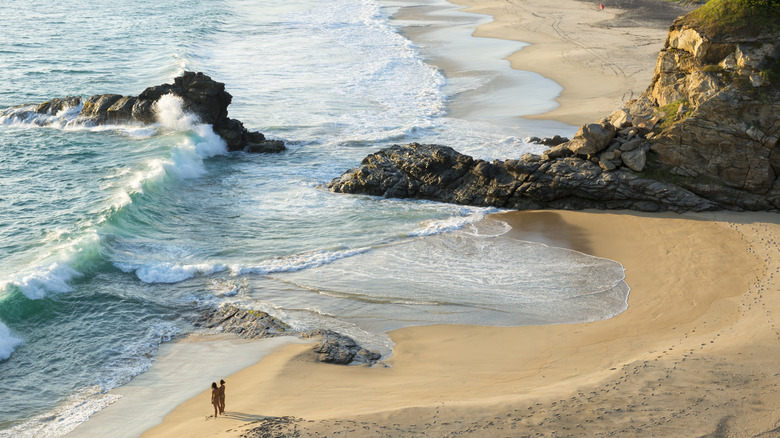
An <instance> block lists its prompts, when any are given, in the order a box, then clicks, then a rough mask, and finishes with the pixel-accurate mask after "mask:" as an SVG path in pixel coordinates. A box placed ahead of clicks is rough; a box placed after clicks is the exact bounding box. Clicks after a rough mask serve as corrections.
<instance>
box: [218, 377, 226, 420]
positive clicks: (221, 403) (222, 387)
mask: <svg viewBox="0 0 780 438" xmlns="http://www.w3.org/2000/svg"><path fill="white" fill-rule="evenodd" d="M219 413H220V414H224V413H225V381H224V380H220V381H219Z"/></svg>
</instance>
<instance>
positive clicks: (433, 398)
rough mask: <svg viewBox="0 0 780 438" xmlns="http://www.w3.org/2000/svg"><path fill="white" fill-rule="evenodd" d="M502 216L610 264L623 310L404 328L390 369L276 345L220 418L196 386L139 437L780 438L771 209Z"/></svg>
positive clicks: (529, 233) (235, 381)
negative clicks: (592, 316)
mask: <svg viewBox="0 0 780 438" xmlns="http://www.w3.org/2000/svg"><path fill="white" fill-rule="evenodd" d="M499 217H501V218H502V219H503V220H506V221H507V222H509V223H510V224H512V225H513V227H515V228H514V230H513V231H512V236H513V237H520V238H524V239H528V240H535V241H542V242H547V243H553V244H556V245H560V246H565V247H570V248H573V249H578V250H581V251H584V252H587V253H590V254H593V255H596V256H600V257H606V258H610V259H613V260H617V261H619V262H621V263H622V264H623V265H624V267H625V268H626V281H627V282H628V284H629V285H630V286H631V288H632V290H631V294H630V297H629V309H628V310H627V311H626V312H624V313H622V314H620V315H618V316H617V317H615V318H612V319H609V320H604V321H597V322H593V323H588V324H572V325H550V326H535V327H515V328H493V327H469V326H426V327H415V328H407V329H401V330H397V331H394V332H392V333H391V336H392V338H393V340H394V341H395V342H396V343H397V345H396V349H395V354H394V355H393V357H392V358H391V359H390V360H388V365H390V367H389V368H384V367H374V368H367V367H342V366H334V365H324V364H320V363H316V362H315V361H314V359H313V357H312V356H311V353H310V352H309V349H308V347H307V346H301V345H293V346H289V347H284V348H283V349H281V350H280V351H279V352H277V353H275V354H272V355H271V356H269V357H268V358H266V359H264V360H262V361H261V362H259V363H258V364H256V365H254V366H252V367H250V368H247V369H245V370H243V371H241V372H239V373H237V374H235V375H232V376H230V378H228V379H227V380H228V382H229V386H228V387H229V388H230V390H229V392H228V404H227V410H228V415H227V416H226V417H222V418H217V419H214V418H209V417H207V415H208V414H209V409H210V406H209V403H208V397H209V396H208V393H207V392H204V393H203V394H201V395H199V396H198V397H196V398H194V399H192V400H190V401H188V402H186V403H184V404H182V405H181V406H179V407H178V408H177V409H176V410H174V411H173V413H172V414H170V415H169V416H168V417H166V419H165V421H164V422H163V424H162V425H161V426H159V427H156V428H154V429H151V430H150V431H148V432H147V433H146V434H145V435H144V436H148V437H159V436H162V437H172V436H204V437H207V436H224V437H228V436H230V437H233V436H248V437H254V436H258V437H259V436H292V435H294V434H296V433H297V434H300V436H348V435H350V434H351V435H352V436H420V435H428V436H455V435H466V436H526V435H536V434H541V435H542V436H600V435H615V436H647V435H655V436H704V435H707V434H712V435H711V436H759V434H761V433H766V434H767V435H763V436H777V435H780V429H777V428H778V425H779V424H778V421H780V392H778V389H779V388H778V385H779V384H780V369H779V368H778V367H777V362H778V360H780V313H779V312H780V295H779V294H778V291H779V290H780V288H778V281H777V279H778V276H780V264H778V255H779V254H778V251H779V250H778V242H780V240H778V239H780V216H778V215H777V214H772V213H760V214H755V213H747V214H745V213H743V214H737V213H708V214H686V215H644V214H629V213H597V212H552V211H550V212H515V213H507V214H502V215H500V216H499ZM518 263H522V260H518ZM290 417H294V418H290ZM242 434H245V435H242ZM264 434H267V435H264ZM275 434H278V435H275ZM296 436H297V435H296Z"/></svg>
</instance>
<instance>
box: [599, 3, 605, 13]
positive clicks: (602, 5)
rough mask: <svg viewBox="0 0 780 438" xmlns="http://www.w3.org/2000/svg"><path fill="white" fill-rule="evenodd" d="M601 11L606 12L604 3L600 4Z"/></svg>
mask: <svg viewBox="0 0 780 438" xmlns="http://www.w3.org/2000/svg"><path fill="white" fill-rule="evenodd" d="M599 9H601V10H602V11H603V10H604V3H599Z"/></svg>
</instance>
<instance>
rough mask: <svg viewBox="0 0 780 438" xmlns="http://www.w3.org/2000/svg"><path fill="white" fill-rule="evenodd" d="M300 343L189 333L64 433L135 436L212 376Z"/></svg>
mask: <svg viewBox="0 0 780 438" xmlns="http://www.w3.org/2000/svg"><path fill="white" fill-rule="evenodd" d="M301 343H306V341H303V340H301V339H299V338H297V337H290V336H279V337H273V338H265V339H254V340H247V339H242V338H239V337H238V336H236V335H232V334H210V335H205V336H204V335H199V334H191V335H189V336H187V337H185V338H182V339H177V340H174V341H173V342H169V343H166V344H162V345H161V346H160V350H159V351H158V353H157V356H156V357H155V361H154V365H153V366H152V367H151V368H150V369H149V370H147V371H146V372H144V373H142V374H140V375H138V376H136V377H135V378H133V380H131V381H130V382H128V383H126V384H124V385H122V386H119V387H117V388H114V389H112V390H111V391H109V392H108V393H107V395H110V396H114V397H117V398H118V400H116V401H115V402H113V403H111V404H110V405H109V406H107V407H105V408H104V409H102V410H100V411H98V412H96V413H95V414H94V415H92V416H91V417H89V419H88V421H85V422H83V423H81V424H79V425H78V426H77V427H76V428H74V429H73V430H72V431H71V432H69V433H68V434H66V435H65V436H69V437H96V438H98V437H106V436H138V435H140V434H142V433H143V432H144V431H145V430H147V429H149V428H152V427H154V426H156V425H158V424H160V423H161V422H162V419H163V418H164V417H165V415H167V414H168V413H170V412H171V411H172V410H173V409H174V408H175V406H177V405H179V404H181V403H183V402H185V401H186V400H188V399H190V398H192V397H194V396H196V395H197V394H199V393H200V392H201V391H202V389H203V388H208V385H209V382H210V381H215V382H218V381H219V379H222V378H225V377H226V376H228V375H231V374H234V373H236V372H239V371H240V370H242V369H245V368H247V367H249V366H251V365H252V364H254V363H257V362H258V361H260V360H262V359H263V358H265V357H267V356H268V355H269V354H272V353H273V352H274V351H276V350H278V349H280V348H283V347H284V346H286V345H290V344H301ZM225 358H230V360H225ZM209 391H210V388H209ZM207 401H208V400H207ZM204 416H205V414H204Z"/></svg>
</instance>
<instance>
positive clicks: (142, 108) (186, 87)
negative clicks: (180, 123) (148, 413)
mask: <svg viewBox="0 0 780 438" xmlns="http://www.w3.org/2000/svg"><path fill="white" fill-rule="evenodd" d="M168 94H172V95H175V96H178V97H179V98H181V100H182V110H183V111H185V112H187V113H190V114H194V115H195V116H196V117H197V118H198V121H199V122H200V123H206V124H210V125H212V127H213V129H214V132H215V133H216V134H217V135H219V136H220V137H222V139H224V140H225V143H226V144H227V148H228V150H229V151H240V150H245V151H247V152H268V153H275V152H281V151H284V150H285V149H286V148H285V147H284V143H283V142H282V141H280V140H267V139H266V138H265V136H264V135H263V134H262V133H260V132H252V131H249V130H247V129H246V128H245V127H244V124H243V123H241V122H240V121H238V120H235V119H231V118H229V117H228V109H227V108H228V105H230V102H231V101H232V100H233V96H231V95H230V93H228V92H227V91H225V84H223V83H222V82H217V81H215V80H213V79H211V78H210V77H209V76H207V75H205V74H203V73H194V72H185V73H184V74H182V75H181V76H179V77H177V78H175V79H174V81H173V83H172V84H162V85H156V86H153V87H149V88H147V89H145V90H144V91H143V92H141V94H139V95H138V96H121V95H119V94H96V95H94V96H90V97H88V98H87V99H86V100H84V101H83V106H82V108H81V111H80V113H79V115H78V119H80V121H81V122H83V123H86V124H93V125H106V124H122V123H143V124H152V123H155V122H157V112H156V111H157V110H156V108H155V103H156V102H157V101H158V100H159V99H160V98H161V97H162V96H165V95H168ZM81 104H82V100H81V98H80V97H66V98H61V99H60V98H55V99H51V100H48V101H46V102H44V103H42V104H40V105H37V106H36V107H35V108H34V109H33V110H32V111H30V110H29V109H27V110H25V109H20V108H26V106H24V105H23V106H20V107H15V108H10V110H11V111H12V112H13V115H15V116H18V117H21V118H27V117H26V115H27V114H29V113H35V114H47V115H56V114H57V113H59V112H61V111H62V110H66V109H69V108H76V107H78V106H79V105H81Z"/></svg>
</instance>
